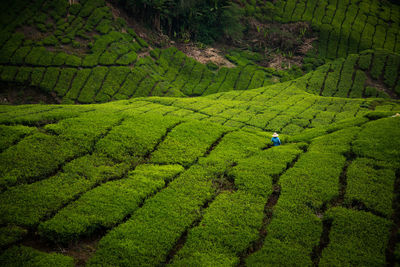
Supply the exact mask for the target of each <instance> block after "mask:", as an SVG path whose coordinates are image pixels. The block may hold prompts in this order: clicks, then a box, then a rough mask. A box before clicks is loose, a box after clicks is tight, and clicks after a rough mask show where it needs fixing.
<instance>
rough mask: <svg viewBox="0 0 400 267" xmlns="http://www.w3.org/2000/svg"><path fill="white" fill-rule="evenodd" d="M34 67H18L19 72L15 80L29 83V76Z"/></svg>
mask: <svg viewBox="0 0 400 267" xmlns="http://www.w3.org/2000/svg"><path fill="white" fill-rule="evenodd" d="M31 72H32V68H28V67H20V68H18V73H17V75H16V76H15V78H14V80H15V81H16V82H18V83H24V84H25V83H28V82H29V77H30V76H31Z"/></svg>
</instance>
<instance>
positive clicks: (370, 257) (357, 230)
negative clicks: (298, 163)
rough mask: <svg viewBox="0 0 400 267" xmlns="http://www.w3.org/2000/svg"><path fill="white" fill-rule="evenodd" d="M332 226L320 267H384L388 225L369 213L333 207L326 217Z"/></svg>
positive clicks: (385, 221) (383, 220)
mask: <svg viewBox="0 0 400 267" xmlns="http://www.w3.org/2000/svg"><path fill="white" fill-rule="evenodd" d="M325 216H326V218H324V219H325V220H329V221H331V223H332V228H331V231H330V234H329V241H330V242H329V244H328V246H327V247H326V248H325V249H324V250H323V252H322V257H321V260H320V264H321V266H332V265H348V264H350V263H351V264H353V263H354V264H356V265H364V266H367V265H369V266H371V265H384V264H385V252H384V251H385V249H386V245H387V242H388V237H389V230H390V223H389V221H387V220H386V219H383V218H380V217H377V216H375V215H372V214H371V213H368V212H363V211H355V210H349V209H345V208H341V207H337V208H332V209H330V210H328V211H327V213H326V214H325Z"/></svg>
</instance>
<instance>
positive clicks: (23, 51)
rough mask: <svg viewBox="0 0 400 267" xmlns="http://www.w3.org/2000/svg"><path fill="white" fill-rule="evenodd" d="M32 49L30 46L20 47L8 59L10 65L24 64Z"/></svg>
mask: <svg viewBox="0 0 400 267" xmlns="http://www.w3.org/2000/svg"><path fill="white" fill-rule="evenodd" d="M31 49H32V47H30V46H22V47H20V48H19V49H18V50H17V51H15V53H14V55H13V56H12V57H11V58H10V63H12V64H23V63H25V57H26V56H27V55H28V54H29V52H30V51H31Z"/></svg>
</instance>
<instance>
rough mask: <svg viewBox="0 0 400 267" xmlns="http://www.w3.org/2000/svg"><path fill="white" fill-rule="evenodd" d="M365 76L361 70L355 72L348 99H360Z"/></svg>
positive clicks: (362, 93)
mask: <svg viewBox="0 0 400 267" xmlns="http://www.w3.org/2000/svg"><path fill="white" fill-rule="evenodd" d="M366 79H367V75H366V74H365V72H363V71H361V70H357V71H356V75H355V77H354V82H353V86H352V87H351V91H350V95H349V96H350V97H355V98H361V97H362V96H363V95H364V85H365V80H366Z"/></svg>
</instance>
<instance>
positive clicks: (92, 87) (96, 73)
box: [78, 67, 108, 103]
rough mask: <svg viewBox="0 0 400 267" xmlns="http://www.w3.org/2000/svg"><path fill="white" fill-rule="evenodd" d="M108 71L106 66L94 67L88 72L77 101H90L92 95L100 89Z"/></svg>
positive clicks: (91, 100)
mask: <svg viewBox="0 0 400 267" xmlns="http://www.w3.org/2000/svg"><path fill="white" fill-rule="evenodd" d="M107 72H108V68H106V67H95V68H93V70H92V72H91V73H90V76H89V78H88V79H87V81H86V83H85V85H84V87H83V88H82V90H81V92H80V95H79V97H78V101H79V102H81V103H92V102H93V97H94V96H95V95H96V93H97V92H98V91H99V90H101V84H102V82H103V80H104V78H105V76H106V74H107Z"/></svg>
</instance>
